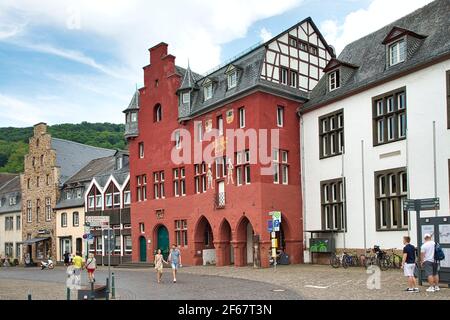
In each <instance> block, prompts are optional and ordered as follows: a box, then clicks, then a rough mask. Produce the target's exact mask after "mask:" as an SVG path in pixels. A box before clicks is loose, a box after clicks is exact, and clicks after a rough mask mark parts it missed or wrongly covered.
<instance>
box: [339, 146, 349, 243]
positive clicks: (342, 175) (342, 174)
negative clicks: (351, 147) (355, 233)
mask: <svg viewBox="0 0 450 320" xmlns="http://www.w3.org/2000/svg"><path fill="white" fill-rule="evenodd" d="M344 155H345V147H343V148H342V172H341V178H342V193H343V194H341V200H342V202H343V203H342V221H341V225H340V227H341V228H342V231H343V238H344V250H346V249H347V243H346V238H345V236H346V233H347V225H346V223H345V222H346V220H347V219H346V217H347V197H344V195H345V192H346V190H345V189H346V187H345V168H344ZM339 192H340V191H339ZM338 227H339V226H338Z"/></svg>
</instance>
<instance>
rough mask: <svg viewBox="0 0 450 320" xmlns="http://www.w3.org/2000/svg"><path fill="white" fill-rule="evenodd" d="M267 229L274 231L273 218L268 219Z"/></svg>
mask: <svg viewBox="0 0 450 320" xmlns="http://www.w3.org/2000/svg"><path fill="white" fill-rule="evenodd" d="M267 230H268V231H269V232H272V231H273V220H268V221H267Z"/></svg>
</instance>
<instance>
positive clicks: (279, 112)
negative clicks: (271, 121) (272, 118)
mask: <svg viewBox="0 0 450 320" xmlns="http://www.w3.org/2000/svg"><path fill="white" fill-rule="evenodd" d="M277 126H278V127H280V128H281V127H283V126H284V107H282V106H278V107H277Z"/></svg>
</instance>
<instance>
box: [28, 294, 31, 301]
mask: <svg viewBox="0 0 450 320" xmlns="http://www.w3.org/2000/svg"><path fill="white" fill-rule="evenodd" d="M28 301H31V293H29V294H28Z"/></svg>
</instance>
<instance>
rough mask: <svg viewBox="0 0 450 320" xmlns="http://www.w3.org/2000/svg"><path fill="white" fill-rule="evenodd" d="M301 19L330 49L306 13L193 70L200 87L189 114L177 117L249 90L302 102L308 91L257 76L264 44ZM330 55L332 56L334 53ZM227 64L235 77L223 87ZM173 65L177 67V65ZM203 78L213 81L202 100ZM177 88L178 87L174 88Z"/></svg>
mask: <svg viewBox="0 0 450 320" xmlns="http://www.w3.org/2000/svg"><path fill="white" fill-rule="evenodd" d="M305 22H309V23H310V24H311V25H312V26H313V28H315V29H316V32H317V34H318V35H319V37H320V39H321V40H322V42H323V43H324V45H325V47H326V48H328V49H329V50H330V51H333V50H332V48H331V47H330V46H329V45H328V44H327V42H326V41H325V39H324V38H323V36H322V35H321V33H320V31H319V29H318V28H317V27H316V25H315V24H314V22H313V20H312V19H311V18H310V17H308V18H306V19H304V20H302V21H300V22H299V23H297V24H296V25H294V26H292V27H291V28H289V29H288V30H285V31H283V32H281V33H280V34H279V35H277V36H275V37H273V38H272V39H271V40H269V41H267V42H265V43H262V44H260V45H257V46H255V47H253V48H250V49H249V50H248V52H245V53H244V54H242V55H240V56H238V57H237V58H236V59H234V60H232V61H230V62H228V63H226V64H223V65H222V67H220V68H219V69H217V70H215V71H213V72H211V73H209V74H208V75H206V76H199V77H197V74H194V75H195V78H196V80H197V81H196V85H197V86H198V88H200V90H193V91H192V96H191V110H190V114H189V116H186V117H184V118H181V119H180V120H188V119H191V118H193V117H195V116H197V115H200V114H202V113H205V112H208V111H210V110H212V109H214V108H216V107H220V106H222V105H223V103H225V102H226V101H227V100H230V99H233V98H235V97H236V98H238V97H239V96H240V95H242V94H244V93H247V92H249V91H252V90H260V91H264V92H269V93H273V94H278V95H282V96H284V97H288V98H291V99H293V100H297V101H302V102H304V101H306V100H307V98H308V97H309V93H308V92H305V91H302V90H299V89H296V88H291V87H290V86H286V85H281V84H279V83H275V82H272V81H267V80H264V79H261V76H260V75H261V69H262V65H263V62H264V58H265V54H266V46H268V44H269V43H271V42H272V41H274V40H275V39H277V38H279V37H280V36H281V35H283V34H285V33H288V32H289V31H291V30H292V29H294V28H296V27H298V26H299V25H301V24H303V23H305ZM332 55H333V56H334V53H333V54H332ZM230 65H233V66H235V67H236V68H237V69H238V78H237V86H236V87H235V88H233V89H231V90H227V89H228V88H227V87H228V83H227V81H228V80H227V75H226V74H225V71H226V70H227V69H228V67H229V66H230ZM177 69H179V67H177ZM183 77H184V73H183ZM184 78H187V77H184ZM184 78H183V79H184ZM206 79H210V80H211V81H212V82H213V94H212V98H211V99H209V100H207V101H204V100H205V99H204V95H203V90H201V89H202V84H203V82H204V81H205V80H206ZM184 82H185V81H183V84H182V85H181V86H180V89H182V88H183V85H184ZM180 89H178V91H179V90H180Z"/></svg>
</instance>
